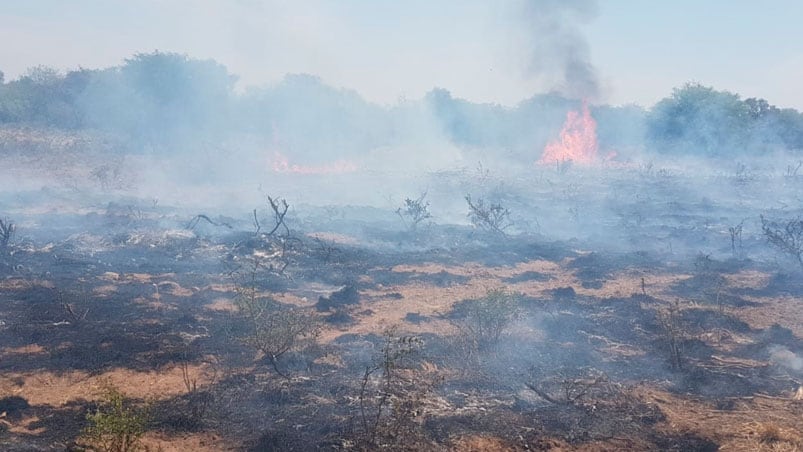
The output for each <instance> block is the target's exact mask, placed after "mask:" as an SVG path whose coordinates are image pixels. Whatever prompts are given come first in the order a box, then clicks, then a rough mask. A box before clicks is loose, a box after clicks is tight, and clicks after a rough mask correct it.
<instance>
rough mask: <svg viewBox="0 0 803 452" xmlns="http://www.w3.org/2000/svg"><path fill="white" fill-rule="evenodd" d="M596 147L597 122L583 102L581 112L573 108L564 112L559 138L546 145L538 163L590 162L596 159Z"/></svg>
mask: <svg viewBox="0 0 803 452" xmlns="http://www.w3.org/2000/svg"><path fill="white" fill-rule="evenodd" d="M597 148H598V144H597V122H596V121H594V118H592V117H591V112H590V111H589V110H588V105H587V104H586V103H585V102H583V110H582V114H580V112H578V111H574V110H573V111H570V112H569V113H568V114H566V122H565V123H563V129H561V131H560V138H558V139H557V140H555V141H553V142H551V143H549V144H547V145H546V147H545V148H544V153H543V154H542V155H541V158H540V159H539V160H538V163H541V164H548V163H555V162H565V161H572V162H573V163H581V164H590V163H593V162H594V161H595V160H596V159H597Z"/></svg>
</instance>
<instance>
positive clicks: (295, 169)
mask: <svg viewBox="0 0 803 452" xmlns="http://www.w3.org/2000/svg"><path fill="white" fill-rule="evenodd" d="M270 166H271V169H273V171H274V172H276V173H291V174H308V175H322V174H343V173H352V172H354V171H357V165H356V164H355V163H353V162H350V161H348V160H337V161H335V162H332V163H329V164H326V165H313V166H307V165H298V164H295V163H293V164H291V163H290V161H289V160H288V158H287V157H286V156H284V155H283V154H281V153H280V152H274V153H273V160H272V161H271V162H270Z"/></svg>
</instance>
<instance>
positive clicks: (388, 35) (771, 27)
mask: <svg viewBox="0 0 803 452" xmlns="http://www.w3.org/2000/svg"><path fill="white" fill-rule="evenodd" d="M1 3H2V6H0V70H2V71H4V72H5V73H6V78H7V79H9V78H15V77H17V76H18V75H19V74H21V73H23V72H24V70H25V69H26V68H27V67H29V66H33V65H37V64H45V65H51V66H55V67H58V68H62V69H67V68H75V67H78V66H83V67H89V68H97V67H105V66H110V65H114V64H118V63H120V62H121V61H122V59H123V58H125V57H127V56H130V55H131V54H133V53H134V52H139V51H152V50H154V49H159V50H164V51H176V52H181V53H187V54H189V55H190V56H194V57H199V58H214V59H216V60H218V61H220V62H221V63H223V64H225V65H226V66H228V67H229V69H230V71H232V72H234V73H236V74H238V75H240V77H241V84H242V85H255V84H257V85H258V84H266V83H272V82H275V81H277V80H279V79H280V78H281V77H282V76H283V75H284V74H286V73H294V72H307V73H312V74H315V75H318V76H320V77H321V78H322V79H323V80H324V81H326V82H327V83H330V84H333V85H336V86H341V87H347V88H351V89H354V90H356V91H358V92H360V93H361V94H362V95H363V96H365V97H366V98H368V99H370V100H374V101H378V102H381V103H395V102H396V101H397V100H399V99H400V98H404V97H406V98H419V97H421V96H422V95H423V94H424V93H426V92H427V91H429V90H430V89H432V88H433V87H435V86H439V87H443V88H446V89H448V90H450V91H452V93H453V94H454V95H456V96H459V97H464V98H467V99H471V100H475V101H483V102H499V103H503V104H514V103H516V102H518V101H519V100H522V99H524V98H526V97H529V96H531V95H532V94H534V93H537V92H543V91H548V90H550V89H552V88H555V87H556V85H559V84H560V77H559V76H558V75H556V74H555V71H554V70H552V69H553V68H551V67H550V66H551V65H552V64H553V63H554V58H555V54H554V53H559V52H562V51H563V50H562V49H563V47H562V41H561V39H563V36H566V35H568V36H570V37H571V36H573V37H575V38H579V39H580V40H584V43H581V44H582V46H581V54H585V51H587V55H588V57H589V60H590V63H591V64H593V66H594V67H595V68H596V69H597V74H598V75H599V82H600V85H601V86H602V90H601V95H600V100H602V101H607V102H612V103H617V104H619V103H639V104H642V105H650V104H652V103H653V102H654V101H656V100H657V99H660V98H661V97H663V96H665V95H667V94H668V93H669V92H670V90H671V89H672V87H675V86H679V85H681V84H683V83H685V82H687V81H698V82H701V83H704V84H708V85H713V86H715V87H717V88H722V89H729V90H732V91H736V92H738V93H740V94H741V95H742V96H743V97H764V98H766V99H768V100H769V101H770V102H772V103H774V104H777V105H780V106H788V107H795V108H798V109H803V89H801V88H799V86H800V83H801V80H803V31H802V30H803V28H802V27H801V21H803V1H800V0H766V1H763V2H758V1H748V0H708V1H700V0H695V1H693V0H675V1H671V2H670V1H648V0H599V1H597V2H595V1H593V0H483V1H479V0H440V1H435V0H404V1H399V0H393V1H391V0H339V1H335V0H330V1H325V0H308V1H280V0H264V1H258V0H70V1H65V0H26V1H12V0H2V2H1ZM566 5H569V6H566ZM542 7H543V8H546V9H549V8H552V9H553V10H554V9H563V8H566V9H567V11H563V12H560V13H559V14H558V15H557V16H554V17H557V20H558V21H559V22H560V23H559V24H558V25H555V24H554V23H551V22H547V23H546V24H545V22H544V21H541V20H540V18H539V11H541V8H542ZM564 23H565V24H564ZM564 25H565V27H564ZM539 27H540V29H541V31H536V29H539ZM544 29H545V30H546V31H544ZM553 29H557V30H556V31H557V32H558V33H559V35H558V36H559V37H560V39H557V40H556V39H546V40H544V36H545V33H547V32H550V30H553ZM553 31H554V30H553ZM550 47H557V49H556V50H554V51H553V55H551V57H543V55H541V54H542V53H543V52H549V48H550Z"/></svg>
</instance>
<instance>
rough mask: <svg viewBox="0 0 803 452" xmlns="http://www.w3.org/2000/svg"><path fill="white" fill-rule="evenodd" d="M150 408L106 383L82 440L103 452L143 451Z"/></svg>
mask: <svg viewBox="0 0 803 452" xmlns="http://www.w3.org/2000/svg"><path fill="white" fill-rule="evenodd" d="M148 411H149V410H148V408H147V407H144V408H143V407H137V406H136V405H135V404H134V403H133V401H131V400H130V399H128V398H127V397H126V396H125V395H124V394H123V393H122V392H121V391H120V390H119V389H118V388H117V387H116V386H114V385H112V384H111V383H106V384H105V386H104V388H103V398H102V400H101V402H100V404H99V407H98V408H97V409H96V410H95V412H94V413H90V414H88V415H87V416H86V419H87V421H88V422H89V425H87V426H86V428H84V430H83V432H82V440H83V442H84V443H86V445H87V446H89V447H90V448H91V449H92V450H98V451H103V452H133V451H137V450H142V444H141V442H140V440H141V438H142V435H144V434H145V430H146V428H147V426H148V422H149V418H150V416H149V413H148Z"/></svg>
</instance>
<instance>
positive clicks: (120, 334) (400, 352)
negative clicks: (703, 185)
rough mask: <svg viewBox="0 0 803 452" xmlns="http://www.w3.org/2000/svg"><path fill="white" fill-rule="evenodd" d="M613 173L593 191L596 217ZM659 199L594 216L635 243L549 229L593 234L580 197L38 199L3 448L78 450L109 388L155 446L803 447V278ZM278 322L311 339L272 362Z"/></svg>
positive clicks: (1, 347) (5, 298) (7, 383)
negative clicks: (89, 202)
mask: <svg viewBox="0 0 803 452" xmlns="http://www.w3.org/2000/svg"><path fill="white" fill-rule="evenodd" d="M631 176H632V175H629V174H626V175H625V177H624V178H623V180H621V181H617V182H616V183H612V186H614V188H615V187H616V186H621V187H622V188H620V190H622V191H624V190H632V188H633V186H634V184H637V183H636V182H634V180H637V179H634V178H632V177H631ZM654 182H655V181H654V180H653V179H647V181H646V182H645V181H642V183H645V184H648V185H649V184H653V183H654ZM558 183H563V182H558ZM599 183H601V182H600V181H597V180H596V179H587V180H586V186H585V189H579V188H576V187H575V188H574V189H573V190H574V191H573V192H572V193H575V194H576V195H577V196H576V198H577V199H579V200H583V199H586V201H578V200H577V199H575V201H574V202H585V203H587V204H588V206H587V207H588V210H589V212H590V213H589V215H591V214H592V213H594V212H596V211H597V210H596V209H599V206H600V205H602V204H597V203H595V200H594V196H597V195H598V193H599V190H598V189H597V188H598V187H597V185H596V184H599ZM565 184H568V182H566V183H565ZM552 185H554V183H553V184H552ZM658 185H659V186H660V187H662V189H661V190H656V191H654V192H651V194H650V197H648V198H646V197H638V198H632V197H627V196H625V195H621V196H620V195H612V196H611V197H610V198H609V199H608V204H607V205H609V206H610V205H615V207H616V209H612V210H611V211H609V212H608V213H607V214H604V215H603V214H602V213H600V214H599V215H598V216H596V217H595V221H598V222H599V224H601V225H602V226H600V228H603V229H604V228H609V230H608V231H607V232H605V234H606V237H614V238H615V239H612V240H613V241H614V242H616V243H615V244H614V245H610V244H606V243H605V242H606V241H602V242H600V241H595V239H594V238H593V235H592V236H589V237H591V238H588V239H584V240H579V239H576V238H561V237H556V236H559V235H560V234H557V233H556V234H555V235H554V236H550V231H554V230H555V229H554V228H555V225H556V224H560V223H561V222H566V224H568V225H572V226H571V228H574V229H576V228H581V227H582V226H583V225H582V223H583V221H582V220H581V219H579V220H578V219H577V218H576V217H574V216H573V214H572V213H570V212H567V211H566V210H565V209H563V207H565V206H552V207H550V208H549V209H551V210H549V209H548V208H547V207H542V208H541V209H539V210H538V212H539V218H538V224H539V225H540V226H539V229H538V230H535V231H527V230H519V231H513V232H511V233H509V234H505V235H502V234H494V233H483V232H481V231H478V230H475V229H472V228H470V227H467V226H460V225H448V224H447V225H438V224H429V225H427V226H426V227H423V226H422V227H421V228H420V229H419V230H417V231H415V232H411V231H409V230H403V229H402V228H400V227H397V228H395V229H394V227H393V226H388V225H389V224H391V223H381V222H380V223H375V222H374V223H372V222H359V221H356V220H354V221H348V219H346V218H345V216H344V215H335V214H332V212H329V217H326V215H324V216H323V217H322V214H321V211H315V210H310V211H309V212H308V213H306V214H305V213H304V212H303V211H300V210H299V211H293V218H292V220H291V221H294V222H295V223H291V231H290V233H289V234H274V235H270V234H268V235H266V234H264V232H262V233H260V232H259V231H257V232H254V231H253V230H252V226H251V225H250V223H249V221H248V218H247V213H246V214H245V215H243V218H241V219H237V218H226V217H218V216H207V217H206V218H207V219H208V220H210V221H208V222H198V223H196V224H194V225H191V226H192V227H190V220H191V219H192V218H193V217H194V216H195V215H194V214H190V213H188V212H186V211H184V210H181V209H180V208H170V207H161V206H160V207H157V206H156V205H155V203H154V204H153V205H151V206H148V205H147V203H145V202H140V203H138V204H137V203H132V204H130V205H129V204H121V203H119V202H117V203H103V204H99V205H100V206H101V207H88V206H85V205H78V204H76V202H75V201H74V199H71V198H70V197H69V195H64V196H63V198H62V203H61V211H60V212H62V213H59V212H56V213H54V212H52V211H48V210H46V209H44V210H43V209H38V208H37V207H36V205H37V203H41V202H42V201H43V199H48V200H49V199H50V197H49V195H48V196H45V195H42V194H39V195H38V196H37V195H35V194H27V195H26V196H21V197H19V198H18V200H17V201H16V203H15V204H14V205H12V206H11V207H10V209H9V210H10V211H12V213H16V215H17V217H18V218H19V223H20V225H21V226H20V229H19V231H20V232H19V235H18V237H17V239H16V240H15V241H14V242H12V243H11V244H10V245H9V246H8V248H7V249H6V250H4V251H3V252H4V254H3V259H2V263H3V265H2V272H3V279H2V281H1V282H0V296H1V297H2V303H0V330H1V331H2V333H3V334H2V335H1V336H0V369H1V370H2V372H1V374H0V378H1V380H0V381H2V386H0V389H2V392H1V393H0V413H2V417H0V424H2V431H0V444H2V447H3V448H4V449H6V450H50V449H53V448H55V449H59V448H61V449H64V448H67V449H69V448H78V447H79V446H80V445H81V444H84V441H85V440H84V439H83V433H82V432H83V431H84V429H85V428H86V426H87V425H88V422H89V421H88V418H87V415H88V414H91V413H94V412H96V410H97V409H98V407H99V406H101V404H102V397H101V392H102V388H103V387H104V386H105V385H109V384H111V385H114V386H115V387H116V388H119V389H120V391H122V392H123V393H124V394H125V396H126V400H127V402H126V403H129V404H131V405H132V406H139V407H147V409H148V411H149V413H150V415H149V422H148V426H147V432H146V434H145V436H144V438H143V444H144V445H146V446H147V447H149V448H151V449H153V450H157V449H159V448H161V450H188V449H195V450H199V451H200V450H314V449H320V450H349V449H350V450H366V449H375V448H379V447H382V448H390V449H404V450H622V449H628V450H703V451H705V450H717V449H718V448H721V449H728V450H761V449H765V450H796V448H799V447H801V437H800V434H799V432H800V431H801V427H803V425H801V421H800V419H801V417H800V415H801V413H803V405H801V401H800V398H801V397H803V396H802V395H801V390H800V389H799V388H800V387H801V379H803V376H802V375H801V364H800V362H801V358H800V350H803V327H801V325H803V317H801V309H800V307H799V297H800V296H801V294H803V286H801V284H800V279H799V275H800V270H799V269H797V268H794V267H793V266H791V265H787V264H786V261H784V262H783V263H782V264H778V262H779V259H781V258H782V257H778V256H777V254H775V253H774V252H773V250H772V249H770V248H768V247H767V245H766V244H765V243H764V242H763V241H761V240H760V238H756V237H752V236H746V237H745V240H744V241H743V242H740V245H739V246H740V247H743V249H740V250H736V249H733V250H731V249H730V248H729V247H730V246H731V244H730V243H729V240H728V236H727V235H726V233H725V232H723V231H726V230H727V229H726V228H724V226H725V225H727V224H730V223H733V222H734V221H735V220H733V221H732V220H730V219H729V218H733V217H735V216H736V215H731V216H728V215H730V214H728V211H729V208H730V207H729V206H731V204H728V203H725V204H726V205H725V207H722V208H721V209H720V210H718V211H717V212H716V215H725V216H726V217H714V216H712V214H711V213H710V206H709V207H706V206H703V205H702V204H700V202H699V200H698V199H697V197H695V196H691V198H692V200H691V201H689V202H687V203H683V202H675V204H672V205H669V204H668V202H667V198H669V197H673V196H676V195H677V193H676V191H677V190H676V188H677V187H679V186H682V185H683V183H682V182H681V181H674V182H673V181H670V182H669V183H667V184H658ZM595 187H596V188H595ZM673 187H674V188H673ZM552 190H553V191H565V190H566V188H565V187H563V188H560V187H558V188H553V189H552ZM583 190H587V191H588V192H589V193H588V196H587V197H585V198H584V197H583ZM553 191H545V192H544V193H542V194H541V196H543V197H544V199H551V198H550V197H551V196H552V195H553ZM432 192H433V193H437V192H436V190H434V189H433V190H432ZM510 199H515V200H518V201H516V202H520V203H525V201H524V200H522V199H523V196H521V195H516V196H511V197H510ZM544 199H542V200H540V201H539V199H538V198H537V196H536V197H535V198H533V199H532V200H531V202H533V203H536V204H540V205H542V206H547V205H548V204H547V203H546V202H545V201H544ZM573 199H574V198H573ZM511 202H513V201H511ZM736 202H737V203H741V204H742V205H744V204H745V203H749V202H750V201H749V200H745V199H739V200H737V201H736ZM71 203H72V204H71ZM522 205H523V204H522ZM667 206H668V207H667ZM70 209H72V213H63V212H64V211H66V210H70ZM707 209H708V210H707ZM330 210H331V209H330ZM246 212H247V211H246ZM349 212H351V213H350V214H353V215H357V213H358V212H359V209H356V210H351V211H349ZM616 212H619V213H616ZM659 212H665V213H661V214H659ZM749 212H750V208H748V207H745V211H739V212H738V216H740V217H741V216H745V215H747V214H749ZM392 213H393V212H392V211H389V213H388V218H390V220H389V221H393V220H392V219H393V215H392ZM376 214H377V213H376V212H375V211H371V212H370V215H376ZM370 215H369V216H370ZM526 216H527V214H526V212H525V213H522V212H521V211H519V219H520V220H522V221H526V220H527V218H526ZM224 223H225V224H226V225H228V226H230V227H226V226H221V225H222V224H224ZM620 240H621V241H625V242H628V243H629V244H630V245H629V246H627V247H623V246H620V245H619V241H620ZM737 251H738V252H737ZM747 256H749V258H748V257H747ZM494 290H499V291H503V292H494ZM492 293H504V294H507V295H506V296H508V295H509V296H510V297H512V298H511V299H512V300H514V301H515V302H514V303H513V304H509V305H504V306H507V307H504V309H508V308H509V309H511V316H509V318H510V319H512V320H510V321H509V323H499V324H498V325H499V326H498V328H499V331H497V332H492V333H491V334H490V335H489V336H488V337H490V338H491V339H488V340H486V341H484V342H481V341H480V340H479V339H480V338H479V333H476V335H474V336H472V334H474V333H472V334H468V333H467V331H476V330H472V329H470V328H467V327H466V325H467V323H466V322H468V321H471V320H473V321H484V320H483V319H472V318H471V316H472V315H485V314H488V311H481V310H480V311H477V310H473V311H472V310H471V309H467V308H466V306H469V305H468V304H467V303H470V302H476V300H483V299H484V297H488V296H489V294H492ZM249 297H250V298H249ZM249 300H250V301H251V302H253V303H255V304H252V305H249V304H248V303H246V302H248V301H249ZM249 306H250V307H249ZM255 306H256V311H254V316H253V317H252V318H249V317H248V315H247V312H246V311H247V309H251V308H254V307H255ZM499 306H502V305H499ZM499 309H503V308H499ZM275 313H280V314H281V315H286V316H289V317H280V318H282V319H290V320H291V321H299V319H300V318H301V317H293V315H295V314H294V313H297V314H300V315H302V316H309V317H310V318H314V319H315V320H316V323H315V325H316V326H315V331H314V333H315V334H314V335H312V334H311V335H310V336H309V337H306V336H305V337H301V336H299V337H298V338H296V337H295V336H293V337H292V338H290V339H292V340H291V341H290V342H292V343H290V344H289V345H288V347H287V348H286V350H285V349H284V348H282V349H281V350H280V352H281V354H280V355H277V356H269V355H268V354H266V353H265V352H264V350H266V349H265V348H264V347H263V348H262V349H260V348H255V347H254V344H255V343H256V342H258V341H257V340H256V339H260V338H262V339H263V340H264V338H265V336H264V335H263V336H259V337H255V336H253V335H254V334H255V330H254V325H257V327H258V326H259V325H262V324H261V323H259V322H262V321H263V320H264V319H265V317H264V316H269V315H273V314H275ZM477 313H479V314H477ZM493 314H495V313H493V312H491V313H490V315H493ZM513 314H515V315H513ZM504 318H508V317H504ZM486 320H487V319H486ZM487 324H489V323H487V322H486V323H479V325H487ZM300 325H302V324H300ZM494 325H496V324H494ZM302 326H303V325H302ZM469 326H471V325H469ZM258 332H259V331H258V330H257V333H258ZM304 332H305V331H302V333H304ZM309 332H312V331H311V330H310V331H309ZM495 333H498V334H495ZM260 334H262V333H260ZM293 334H295V333H293ZM267 337H268V339H270V340H275V339H274V338H273V337H272V336H267ZM285 339H286V338H285ZM296 339H298V341H297V342H295V340H296ZM302 339H303V340H302ZM263 345H264V344H263ZM268 345H271V344H268ZM260 350H262V351H260ZM391 352H392V353H391ZM271 353H273V352H271ZM383 357H384V358H383ZM391 358H392V359H391ZM372 369H373V370H372ZM369 421H370V422H369Z"/></svg>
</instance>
